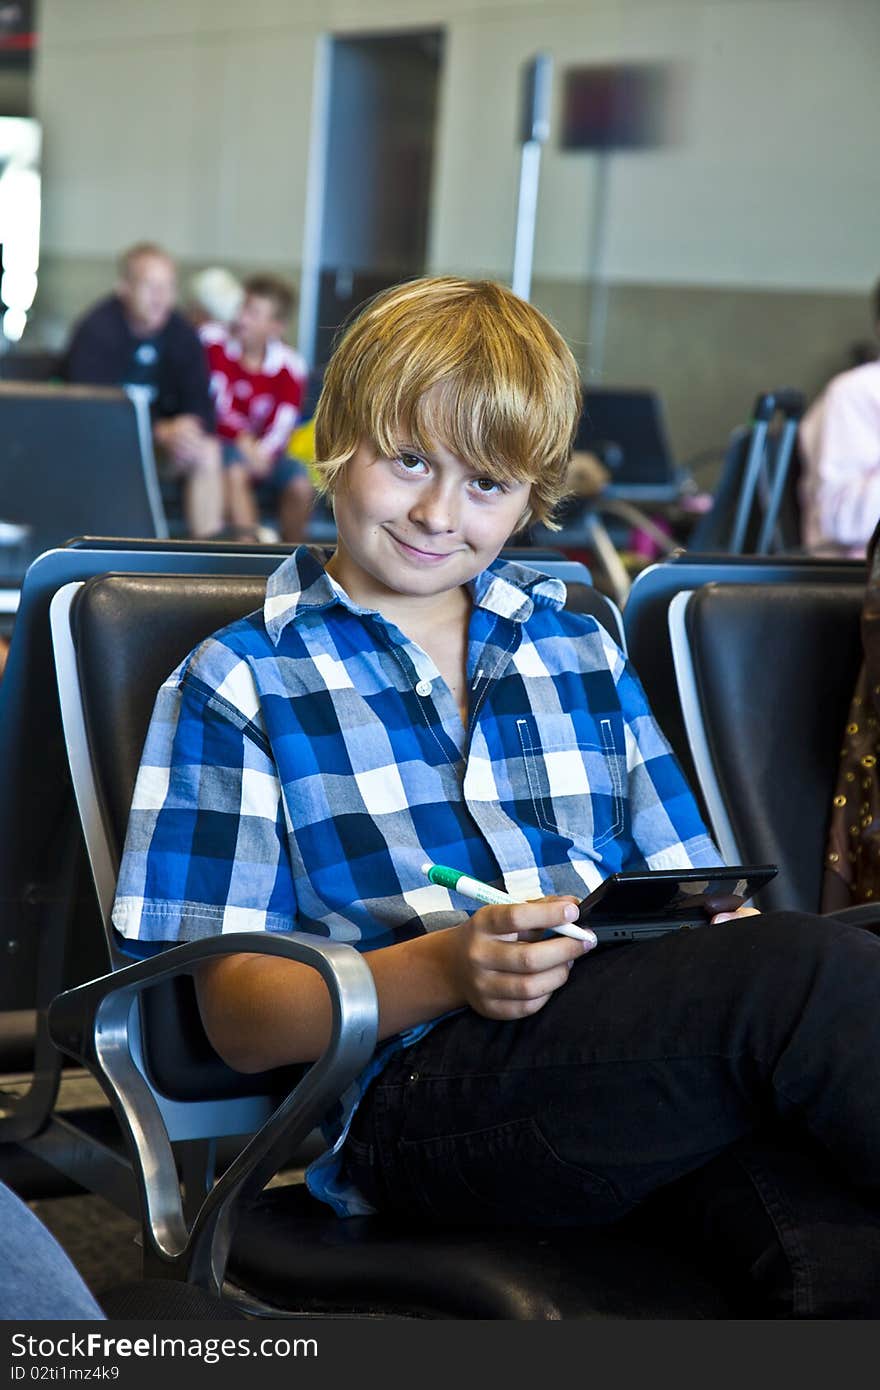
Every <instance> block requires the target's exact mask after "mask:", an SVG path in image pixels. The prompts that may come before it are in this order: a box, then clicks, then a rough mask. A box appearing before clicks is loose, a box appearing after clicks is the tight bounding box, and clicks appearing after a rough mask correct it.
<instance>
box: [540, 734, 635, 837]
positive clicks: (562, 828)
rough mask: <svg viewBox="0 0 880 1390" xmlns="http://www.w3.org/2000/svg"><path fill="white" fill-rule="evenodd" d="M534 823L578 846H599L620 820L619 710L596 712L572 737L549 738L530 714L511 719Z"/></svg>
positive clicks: (622, 772)
mask: <svg viewBox="0 0 880 1390" xmlns="http://www.w3.org/2000/svg"><path fill="white" fill-rule="evenodd" d="M516 730H517V734H518V736H519V745H520V751H521V754H522V760H523V768H524V772H525V777H524V785H525V787H526V788H527V789H528V792H527V796H526V797H525V798H523V799H522V800H521V802H520V805H521V806H522V807H523V808H524V810H525V813H526V815H528V816H529V818H530V819H533V821H534V824H535V825H537V826H539V827H540V829H542V830H546V831H547V832H548V833H549V834H551V835H562V836H565V837H566V838H567V839H570V840H572V841H574V842H575V843H576V844H577V845H579V846H580V847H582V848H584V849H586V850H589V849H590V848H592V849H593V850H600V849H601V848H602V846H603V845H606V844H608V842H609V840H613V839H615V838H616V837H617V836H618V835H620V833H621V832H622V830H623V828H624V824H625V821H626V747H625V742H624V729H623V718H622V716H621V715H619V714H618V715H615V714H608V715H599V716H597V717H596V718H595V720H594V721H592V726H591V730H590V731H589V732H587V731H584V732H583V733H582V734H581V735H580V736H577V737H576V738H575V739H573V740H572V739H566V740H565V741H564V742H562V741H561V740H554V738H553V736H552V733H551V734H548V733H547V732H544V733H543V735H542V731H541V729H540V727H539V725H538V722H537V720H536V719H534V718H533V717H525V718H522V719H518V720H517V721H516Z"/></svg>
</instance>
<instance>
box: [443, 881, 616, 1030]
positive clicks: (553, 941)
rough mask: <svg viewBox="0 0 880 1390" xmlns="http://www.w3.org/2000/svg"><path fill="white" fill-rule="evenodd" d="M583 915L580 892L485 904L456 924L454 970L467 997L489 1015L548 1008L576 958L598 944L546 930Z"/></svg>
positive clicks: (515, 1014) (525, 1013)
mask: <svg viewBox="0 0 880 1390" xmlns="http://www.w3.org/2000/svg"><path fill="white" fill-rule="evenodd" d="M577 915H578V905H577V899H576V898H567V897H566V898H563V897H559V898H539V899H537V901H535V902H528V903H516V904H514V905H513V906H510V907H508V906H506V905H505V906H503V907H500V906H499V907H481V908H479V909H478V911H477V912H475V913H474V915H473V916H472V917H471V918H469V919H468V921H467V922H463V923H462V924H461V926H459V927H453V928H452V930H451V932H450V937H452V938H453V950H454V959H453V970H454V972H455V974H456V976H457V983H458V986H459V988H460V990H461V993H462V994H463V995H464V998H465V1000H466V1002H467V1003H468V1004H469V1005H470V1006H471V1008H472V1009H474V1010H475V1011H476V1012H477V1013H478V1014H482V1015H483V1016H484V1018H497V1019H512V1018H525V1017H527V1016H528V1015H529V1014H534V1013H537V1012H538V1010H539V1009H541V1008H543V1007H544V1005H545V1004H546V1003H547V1000H548V999H549V998H550V996H551V994H553V993H554V992H555V991H556V990H557V989H559V987H560V985H564V984H565V982H566V980H567V979H568V973H569V971H570V969H571V967H572V965H573V963H574V962H575V961H576V960H579V959H580V957H581V956H582V955H584V953H585V952H586V951H590V950H592V949H593V947H594V946H595V944H596V942H595V939H593V940H592V941H573V940H572V939H571V937H568V936H556V935H553V936H546V937H545V933H546V932H547V930H548V929H550V928H552V927H557V926H559V925H560V924H561V923H562V922H573V921H575V919H576V917H577Z"/></svg>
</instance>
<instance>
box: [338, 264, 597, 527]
mask: <svg viewBox="0 0 880 1390" xmlns="http://www.w3.org/2000/svg"><path fill="white" fill-rule="evenodd" d="M581 408H582V389H581V382H580V375H579V372H578V368H577V363H576V362H575V360H574V357H573V356H572V353H571V350H570V349H569V347H568V346H567V344H566V343H565V341H564V339H563V338H562V337H561V335H560V334H559V333H558V332H557V330H556V329H555V328H554V327H553V325H552V324H551V323H550V321H549V320H548V319H546V318H545V317H544V315H543V314H541V313H539V312H538V310H537V309H535V308H534V307H533V306H532V305H531V304H529V303H527V302H526V301H525V300H523V299H520V298H519V296H518V295H515V294H513V292H512V291H511V290H509V289H507V288H506V287H505V286H504V285H500V284H497V283H496V282H495V281H492V280H459V279H456V278H454V277H452V276H438V277H434V278H426V279H421V280H410V281H408V282H406V283H404V284H402V285H395V286H393V287H392V288H391V289H388V290H383V291H382V293H381V294H378V295H376V296H375V297H374V298H373V299H371V300H370V301H369V302H368V303H367V305H366V307H365V308H364V309H363V310H362V311H361V312H360V314H359V315H358V317H357V318H356V319H355V321H354V322H353V323H352V324H351V326H350V327H349V328H348V330H347V331H346V333H345V334H344V336H343V338H342V340H341V342H340V343H339V346H338V347H337V348H336V350H335V352H334V353H333V356H332V357H331V359H330V362H329V364H328V367H327V370H326V373H325V376H324V385H323V389H322V391H321V396H320V399H319V401H318V406H317V410H316V412H315V446H316V448H315V452H316V464H315V468H316V472H317V474H318V487H319V489H320V490H321V491H322V492H324V493H326V494H328V495H329V496H330V497H332V495H333V493H334V491H335V489H336V486H337V483H338V481H339V478H340V476H341V474H342V472H343V470H344V468H345V465H346V464H347V463H348V461H349V459H350V458H351V457H352V455H353V454H354V452H355V451H356V449H357V448H358V446H359V445H360V443H361V442H362V441H363V440H368V441H370V442H371V443H372V444H373V445H374V447H375V448H376V449H377V450H378V452H379V454H380V455H383V456H385V457H393V456H394V455H395V453H396V452H397V450H398V449H399V448H400V446H401V443H402V442H403V441H404V439H405V440H406V442H407V443H410V444H412V445H414V446H415V447H416V448H418V449H420V450H424V451H426V452H430V451H431V449H432V447H433V445H434V444H436V443H442V444H443V445H444V446H445V447H446V448H448V449H449V450H450V451H451V452H452V453H454V454H456V455H457V456H458V457H459V458H460V459H463V460H465V461H466V462H467V463H468V465H469V466H470V467H472V468H476V469H479V471H480V472H481V473H484V474H485V475H486V476H487V477H490V478H494V479H496V480H498V481H507V482H509V481H514V482H528V483H531V494H530V498H529V508H528V510H527V512H526V513H525V514H524V516H523V518H522V521H521V522H520V525H523V524H525V522H526V521H527V520H528V519H529V518H530V517H532V516H534V517H535V518H537V520H539V521H541V522H544V523H545V524H549V525H551V526H552V525H553V523H552V521H551V513H552V511H553V508H554V507H555V506H556V505H557V503H558V502H559V501H560V499H561V498H562V497H563V496H564V494H565V492H566V490H567V489H566V474H567V471H568V465H569V461H570V459H571V452H572V445H573V441H574V434H575V430H576V429H577V423H578V419H579V417H580V413H581Z"/></svg>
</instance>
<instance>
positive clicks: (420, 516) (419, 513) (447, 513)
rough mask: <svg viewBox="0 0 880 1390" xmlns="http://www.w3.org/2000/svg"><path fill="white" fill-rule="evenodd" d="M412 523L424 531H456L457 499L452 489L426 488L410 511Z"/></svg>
mask: <svg viewBox="0 0 880 1390" xmlns="http://www.w3.org/2000/svg"><path fill="white" fill-rule="evenodd" d="M410 516H411V517H412V519H413V521H415V522H417V523H418V525H419V526H422V527H424V529H425V530H426V531H431V532H441V531H456V530H457V529H458V498H457V495H456V492H455V490H454V489H453V488H445V487H431V488H426V489H425V490H424V492H422V493H421V494H420V495H419V498H418V501H417V502H416V504H415V506H414V507H413V508H412V510H411V511H410Z"/></svg>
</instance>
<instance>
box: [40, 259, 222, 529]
mask: <svg viewBox="0 0 880 1390" xmlns="http://www.w3.org/2000/svg"><path fill="white" fill-rule="evenodd" d="M176 302H177V271H176V268H175V265H174V261H173V260H172V258H171V256H169V254H168V252H167V251H164V250H163V249H162V247H160V246H157V245H155V244H154V243H152V242H139V243H138V244H137V245H136V246H132V247H130V248H129V249H128V250H127V251H125V252H124V253H123V255H122V256H121V257H120V261H119V280H118V283H117V285H116V289H115V291H114V293H113V294H111V295H108V296H107V298H106V299H102V300H100V301H99V303H97V304H96V305H95V306H94V307H93V308H92V309H90V310H88V311H87V312H86V313H85V314H84V315H83V317H82V318H81V319H79V321H78V322H77V323H76V324H75V325H74V330H73V334H72V336H71V339H70V343H69V346H68V349H67V353H66V356H65V360H64V364H63V375H64V376H65V378H66V379H67V380H68V381H70V382H76V383H87V384H89V385H94V386H125V387H128V386H138V387H143V388H145V389H146V391H147V393H148V396H149V400H150V414H151V418H152V421H153V442H154V444H155V446H156V449H157V454H158V463H159V467H160V470H162V469H165V470H167V471H169V472H170V473H171V474H172V475H173V476H174V477H176V478H178V479H179V480H180V482H181V486H182V503H183V515H184V521H185V524H186V528H187V531H188V532H189V534H190V535H191V536H194V537H205V536H212V535H216V534H217V533H218V532H219V531H220V529H221V527H222V525H223V478H222V469H221V455H220V444H219V441H218V439H217V435H216V426H215V417H214V405H213V402H212V400H211V393H210V389H209V384H208V370H207V365H206V362H205V355H204V351H203V349H202V346H201V343H200V341H199V337H198V334H197V333H196V331H195V329H194V328H193V327H192V325H191V324H190V323H188V322H187V320H186V319H185V318H184V316H183V314H181V313H179V312H178V310H177V309H176V308H175V305H176Z"/></svg>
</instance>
